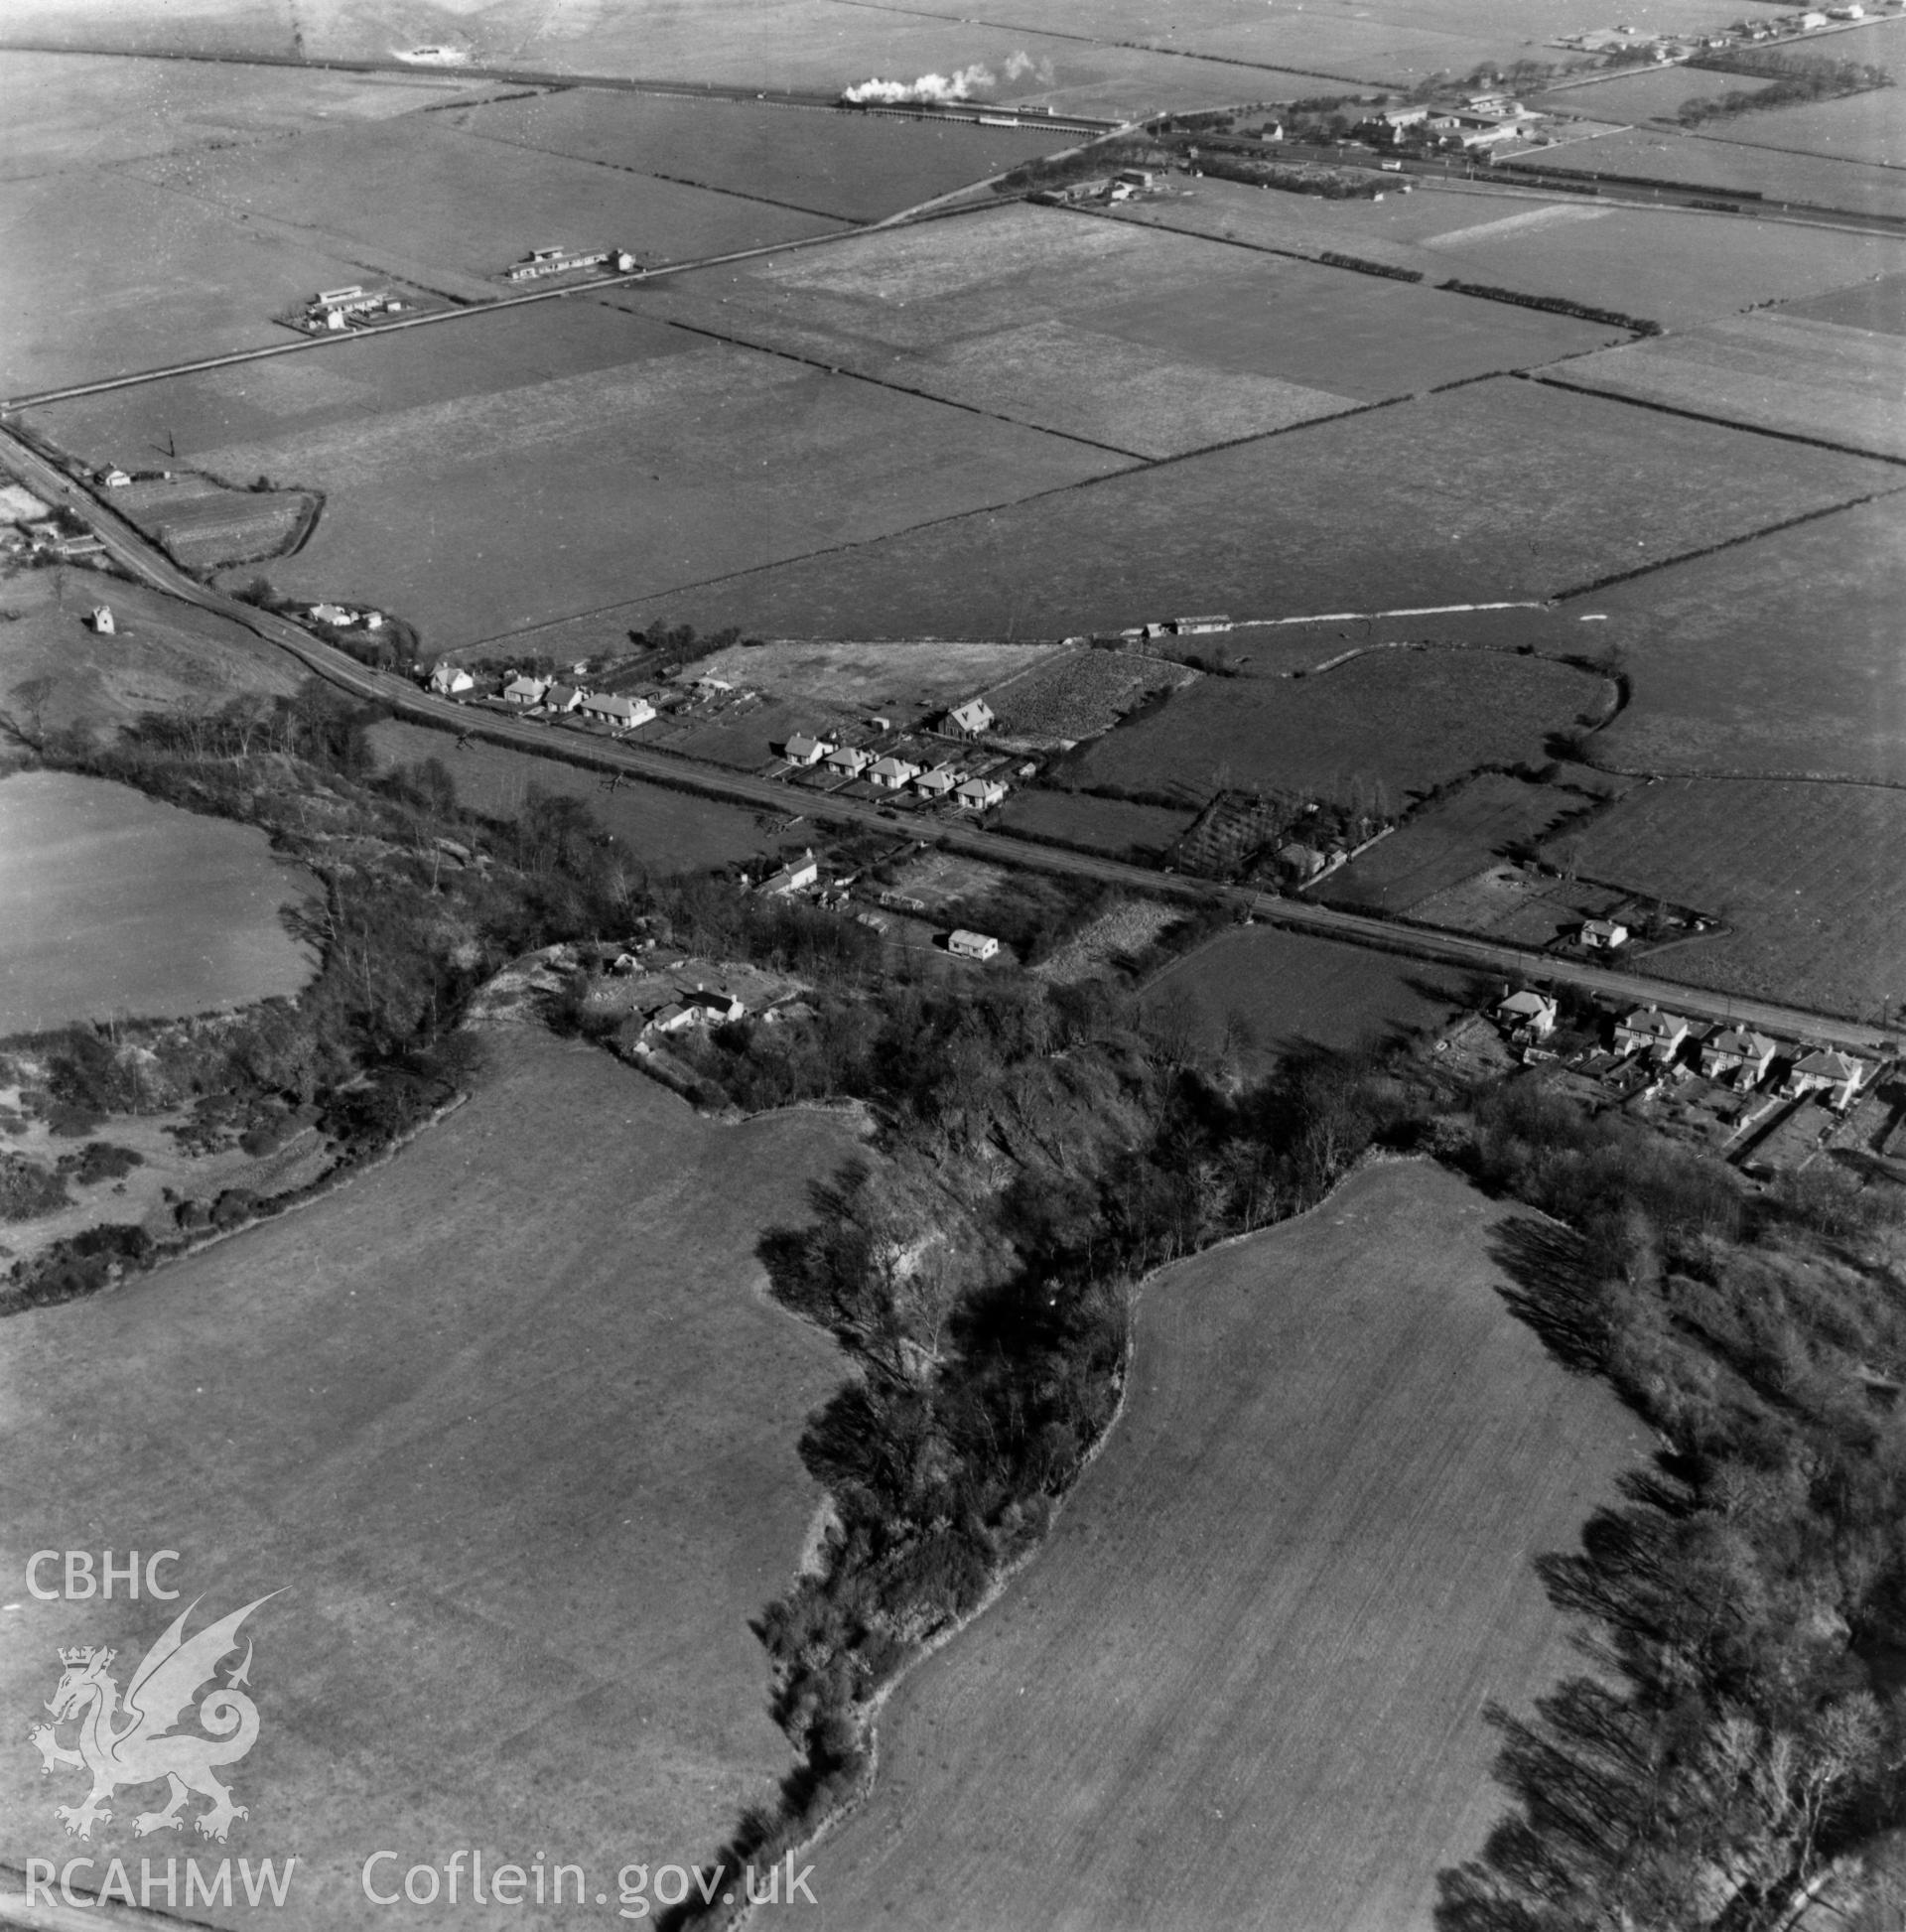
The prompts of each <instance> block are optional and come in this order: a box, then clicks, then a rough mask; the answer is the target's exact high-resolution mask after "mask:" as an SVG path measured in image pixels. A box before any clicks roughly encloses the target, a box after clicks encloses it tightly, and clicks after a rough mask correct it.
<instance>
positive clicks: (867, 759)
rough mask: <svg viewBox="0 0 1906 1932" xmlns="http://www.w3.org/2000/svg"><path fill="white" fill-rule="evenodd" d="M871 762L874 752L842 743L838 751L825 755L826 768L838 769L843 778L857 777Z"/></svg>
mask: <svg viewBox="0 0 1906 1932" xmlns="http://www.w3.org/2000/svg"><path fill="white" fill-rule="evenodd" d="M873 762H874V754H873V753H872V752H863V751H862V750H861V749H860V748H859V747H858V746H855V745H843V746H842V747H841V748H840V750H839V751H837V752H829V753H828V755H827V768H828V769H829V770H830V771H838V772H839V773H840V774H841V776H842V777H843V778H858V777H859V776H860V775H861V773H862V772H863V771H865V770H866V769H867V767H868V766H869V765H870V764H872V763H873Z"/></svg>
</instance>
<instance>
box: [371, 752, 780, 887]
mask: <svg viewBox="0 0 1906 1932" xmlns="http://www.w3.org/2000/svg"><path fill="white" fill-rule="evenodd" d="M370 742H371V747H372V749H373V751H374V752H375V753H376V756H377V761H378V764H379V766H380V767H382V768H383V769H386V770H388V769H390V768H391V767H393V766H395V765H400V764H416V763H418V762H420V761H421V760H422V759H441V760H442V762H443V763H444V765H445V766H446V767H447V768H448V769H449V771H450V774H451V776H452V777H453V778H454V779H455V780H456V781H457V802H458V803H459V804H460V805H463V806H466V807H467V808H468V809H469V810H471V811H474V812H480V813H482V814H483V816H485V817H486V818H514V817H515V816H516V814H517V813H518V812H519V811H521V810H522V808H523V801H524V800H525V799H526V798H527V797H528V796H529V793H530V791H531V790H532V789H535V790H539V791H545V792H559V793H561V794H562V795H563V796H565V797H569V798H577V799H580V800H581V801H582V802H583V803H584V804H585V805H587V806H588V807H589V809H590V812H591V814H592V816H593V817H594V818H595V819H596V822H597V823H598V824H599V825H601V826H602V828H603V829H604V830H605V831H606V832H610V833H613V835H614V837H615V839H616V840H617V842H618V843H619V844H620V845H621V846H622V848H623V849H624V850H625V851H626V852H627V854H628V856H629V858H630V859H632V860H633V861H634V862H635V863H636V864H637V865H639V866H642V867H645V868H646V869H647V870H648V871H649V872H651V873H653V874H654V875H655V876H656V877H658V878H662V877H666V876H668V875H670V874H672V873H680V872H701V871H705V870H707V869H708V868H709V867H711V866H722V865H728V864H731V863H732V862H734V861H735V860H738V859H752V858H756V857H758V856H759V855H760V854H761V853H762V852H764V851H766V850H768V849H769V848H770V847H771V846H772V844H773V840H772V839H771V838H770V837H769V835H768V834H767V832H766V831H765V830H764V829H763V828H762V826H761V825H760V823H759V822H758V820H757V819H756V817H755V815H754V813H752V812H749V811H744V810H743V809H742V808H741V807H740V806H739V805H723V804H718V803H716V802H715V801H714V800H712V799H707V798H696V797H693V796H692V795H691V794H689V793H688V792H683V791H671V790H669V789H668V788H667V786H665V785H649V784H643V783H642V782H641V781H640V780H639V779H635V778H624V779H623V780H622V781H621V782H620V783H619V784H617V785H616V787H615V789H614V790H613V791H611V790H610V789H609V786H608V781H607V780H606V779H605V778H603V777H602V776H601V775H599V774H598V773H596V772H593V771H584V770H580V769H579V768H578V767H577V766H575V765H573V764H563V763H560V762H558V760H556V759H539V758H535V757H533V756H532V755H531V754H530V753H528V752H512V751H509V750H506V749H505V748H504V747H503V746H500V745H485V744H482V743H481V742H480V741H475V740H474V741H473V742H472V743H471V744H470V745H468V746H467V747H466V748H465V749H464V750H463V751H461V752H460V751H458V750H457V749H456V743H457V741H456V740H455V739H454V738H452V737H450V735H449V734H448V733H445V732H436V731H429V730H427V729H426V728H425V727H424V726H422V725H400V724H398V723H396V722H395V721H394V720H386V721H385V722H383V723H381V724H377V725H373V726H372V727H371V732H370Z"/></svg>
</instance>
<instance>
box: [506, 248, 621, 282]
mask: <svg viewBox="0 0 1906 1932" xmlns="http://www.w3.org/2000/svg"><path fill="white" fill-rule="evenodd" d="M634 266H635V257H634V256H633V255H631V254H630V253H629V252H628V250H627V249H626V248H580V249H579V248H532V249H531V250H530V251H529V253H528V254H527V255H525V256H524V257H523V259H522V260H521V261H519V262H512V263H511V264H510V265H509V267H508V268H507V269H505V270H504V271H503V272H504V274H505V276H506V277H507V278H508V279H509V280H510V281H512V282H534V281H539V280H540V279H541V278H542V277H543V276H545V275H568V274H572V273H573V272H574V271H575V270H577V269H579V268H603V267H611V268H613V269H615V271H616V272H617V273H618V274H622V275H626V274H627V273H628V272H629V270H630V269H632V268H633V267H634Z"/></svg>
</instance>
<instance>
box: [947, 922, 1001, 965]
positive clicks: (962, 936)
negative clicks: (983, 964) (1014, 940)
mask: <svg viewBox="0 0 1906 1932" xmlns="http://www.w3.org/2000/svg"><path fill="white" fill-rule="evenodd" d="M946 949H947V951H948V952H950V953H952V954H953V955H954V956H955V957H956V958H959V959H991V958H993V957H994V956H995V955H996V954H997V953H998V952H999V950H1000V942H999V941H998V940H997V939H996V938H994V937H993V935H992V934H991V933H990V932H969V931H968V930H967V929H966V928H965V927H964V926H957V927H955V928H954V930H953V931H951V932H949V933H948V934H947V935H946Z"/></svg>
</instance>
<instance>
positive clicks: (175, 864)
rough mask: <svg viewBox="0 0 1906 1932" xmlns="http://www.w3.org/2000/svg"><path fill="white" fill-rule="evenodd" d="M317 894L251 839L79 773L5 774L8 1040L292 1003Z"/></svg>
mask: <svg viewBox="0 0 1906 1932" xmlns="http://www.w3.org/2000/svg"><path fill="white" fill-rule="evenodd" d="M316 890H317V883H316V881H314V880H313V879H312V878H311V876H310V875H309V874H308V873H305V872H302V871H300V870H297V869H296V868H293V867H289V866H286V865H284V864H282V863H281V862H280V861H279V860H277V859H276V858H275V857H274V856H273V855H272V851H271V844H270V841H269V840H268V839H267V838H266V836H265V834H264V833H262V832H260V831H258V830H257V829H256V828H255V827H252V826H248V825H234V824H233V823H232V822H231V821H230V820H229V819H223V818H211V817H207V816H204V815H203V814H201V813H198V812H188V811H182V810H181V809H180V808H179V807H178V806H177V805H168V804H165V803H163V802H162V801H160V800H159V799H156V798H148V797H146V796H145V794H144V793H143V792H138V791H134V790H133V789H132V788H131V787H130V786H129V785H119V784H112V783H109V782H108V781H106V780H105V779H103V778H87V777H81V776H80V775H78V774H77V773H75V772H70V771H15V772H12V773H11V774H9V775H8V776H5V777H0V1037H4V1036H5V1035H9V1034H22V1033H42V1032H46V1031H49V1030H50V1029H52V1028H54V1027H63V1026H66V1025H68V1024H69V1023H70V1022H73V1021H76V1020H109V1019H115V1018H119V1019H135V1020H147V1019H150V1020H170V1019H174V1018H177V1017H178V1016H180V1015H182V1014H189V1013H209V1012H214V1011H218V1010H221V1009H224V1008H228V1007H241V1006H249V1005H251V1004H252V1003H253V1002H254V1001H257V1000H266V999H272V998H277V997H284V998H289V997H291V996H292V995H294V994H296V993H297V992H299V991H300V989H301V988H302V987H303V986H304V985H305V983H306V981H308V980H309V979H310V978H311V976H312V973H313V970H314V968H315V965H316V961H315V959H314V958H313V955H312V951H311V948H309V947H308V946H306V945H303V944H301V943H300V942H299V941H298V940H296V939H294V938H293V937H292V935H291V933H290V931H289V930H288V929H287V927H286V924H285V919H284V911H283V908H285V907H288V906H295V905H298V904H300V903H302V902H303V901H304V900H305V899H306V898H307V897H310V896H312V895H313V894H314V893H315V892H316Z"/></svg>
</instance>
